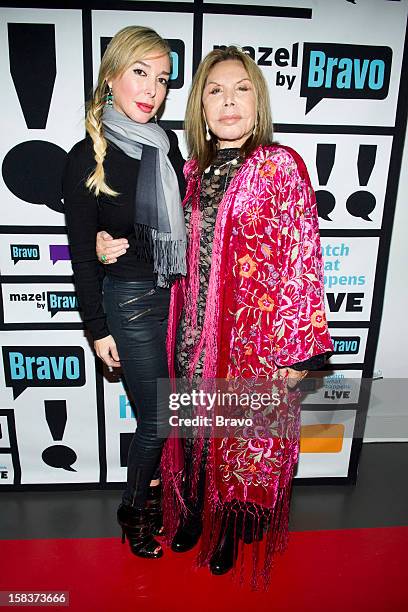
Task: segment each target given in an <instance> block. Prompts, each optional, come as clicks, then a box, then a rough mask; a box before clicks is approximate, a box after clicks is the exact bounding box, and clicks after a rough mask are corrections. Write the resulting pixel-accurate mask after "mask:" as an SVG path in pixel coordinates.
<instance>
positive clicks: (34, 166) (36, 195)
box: [2, 140, 67, 213]
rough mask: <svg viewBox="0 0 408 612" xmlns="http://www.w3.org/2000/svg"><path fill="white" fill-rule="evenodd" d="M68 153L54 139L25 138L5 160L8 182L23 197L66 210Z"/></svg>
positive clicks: (10, 188)
mask: <svg viewBox="0 0 408 612" xmlns="http://www.w3.org/2000/svg"><path fill="white" fill-rule="evenodd" d="M66 157H67V153H66V151H64V149H61V147H59V146H58V145H56V144H54V143H53V142H47V141H45V140H29V141H27V142H21V143H19V144H18V145H16V146H15V147H13V148H12V149H10V151H9V152H8V153H7V155H6V156H5V158H4V160H3V164H2V174H3V179H4V182H5V184H6V185H7V187H8V189H9V190H10V191H11V193H13V194H14V195H15V196H16V197H17V198H19V199H20V200H23V201H24V202H29V203H30V204H36V205H44V206H47V207H48V208H50V209H51V210H54V211H55V212H59V213H63V212H64V209H63V204H62V174H63V171H64V166H65V162H66ZM22 168H24V172H22V171H21V169H22Z"/></svg>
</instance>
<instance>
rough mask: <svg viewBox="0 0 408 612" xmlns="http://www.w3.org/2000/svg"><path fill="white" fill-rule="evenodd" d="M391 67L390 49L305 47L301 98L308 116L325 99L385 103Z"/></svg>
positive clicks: (326, 45)
mask: <svg viewBox="0 0 408 612" xmlns="http://www.w3.org/2000/svg"><path fill="white" fill-rule="evenodd" d="M391 64H392V50H391V49H390V47H374V46H366V45H346V44H334V43H304V45H303V66H302V82H301V89H300V95H301V96H302V97H304V98H306V114H307V113H308V112H309V111H311V110H312V108H313V107H314V106H316V104H318V103H319V102H320V101H321V100H322V99H323V98H343V99H356V100H357V99H364V100H367V99H371V100H384V99H385V98H386V97H387V95H388V89H389V84H390V75H391Z"/></svg>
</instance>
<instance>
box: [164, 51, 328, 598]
mask: <svg viewBox="0 0 408 612" xmlns="http://www.w3.org/2000/svg"><path fill="white" fill-rule="evenodd" d="M185 129H186V137H187V143H188V147H189V157H190V161H188V162H187V163H186V165H185V168H184V174H185V177H186V181H187V192H186V197H185V201H184V208H185V217H186V224H187V227H188V238H189V246H188V274H187V277H186V278H185V279H182V280H181V281H178V282H177V283H176V284H175V285H174V286H173V289H172V298H171V305H170V314H169V331H168V354H169V359H170V372H171V373H172V374H173V375H176V376H177V377H186V378H187V379H188V380H190V381H192V382H193V384H199V381H200V380H201V381H209V380H213V379H224V380H229V381H237V380H241V381H242V380H243V379H244V380H246V379H250V380H252V381H253V380H256V381H258V383H259V382H261V381H262V380H263V381H264V382H265V381H266V380H269V379H274V380H282V378H285V377H288V376H289V377H290V379H291V383H290V384H291V386H293V385H294V384H296V382H297V381H299V380H300V379H301V378H303V376H304V375H305V374H306V373H307V371H308V370H311V369H318V368H319V367H321V366H322V365H323V363H324V355H325V353H326V352H328V351H331V350H332V343H331V340H330V336H329V334H328V330H327V324H326V319H325V313H324V289H323V269H322V260H321V248H320V238H319V231H318V218H317V211H316V203H315V197H314V193H313V190H312V188H311V185H310V180H309V176H308V173H307V170H306V167H305V165H304V163H303V160H302V159H301V157H300V156H299V155H298V154H297V153H296V152H295V151H293V150H292V149H289V148H288V147H282V146H278V145H274V144H272V121H271V115H270V104H269V97H268V89H267V84H266V82H265V79H264V77H263V75H262V73H261V71H260V69H259V68H258V67H257V65H256V64H255V63H254V62H253V61H252V60H251V59H250V58H249V57H248V56H247V55H246V54H244V53H242V52H241V51H240V50H238V49H237V48H235V47H229V48H227V49H226V50H220V49H217V50H214V51H212V52H211V53H209V54H208V55H207V56H206V57H205V59H204V60H203V61H202V62H201V64H200V66H199V68H198V70H197V72H196V74H195V77H194V81H193V84H192V89H191V92H190V96H189V100H188V104H187V111H186V125H185ZM173 356H175V361H173ZM264 388H265V387H264ZM276 389H277V390H279V391H281V392H282V384H281V385H280V388H279V389H278V386H276ZM252 415H253V416H254V418H253V426H252V427H249V428H240V429H239V428H238V429H236V430H235V431H234V433H233V435H232V434H231V433H229V434H228V436H226V437H224V438H222V439H220V438H219V437H216V436H217V434H216V433H215V434H214V435H213V436H210V437H209V439H208V440H205V439H204V438H203V437H202V436H198V437H197V438H196V439H194V440H193V441H189V443H188V442H187V441H186V443H185V445H184V446H185V448H186V450H187V459H186V461H185V472H186V474H185V477H184V491H183V493H184V502H185V503H186V505H187V510H188V512H187V513H185V514H183V513H181V518H180V520H179V522H178V529H177V532H176V534H175V537H174V538H173V540H172V548H173V550H179V551H183V550H188V549H189V548H191V547H192V546H193V545H194V544H195V543H196V541H197V539H198V537H199V535H200V532H201V531H202V535H201V546H200V552H199V557H198V560H199V563H200V564H209V567H210V570H211V571H212V573H213V574H222V573H225V572H226V571H228V570H229V569H231V567H232V566H233V565H234V563H235V559H236V556H237V552H238V546H237V544H238V542H241V547H242V548H244V546H243V542H245V541H246V542H248V543H252V545H253V547H254V548H253V552H254V553H255V554H254V560H255V562H254V572H253V584H254V586H256V585H257V582H258V579H259V577H260V576H263V577H264V579H265V580H266V581H267V580H268V576H269V569H270V566H271V562H272V558H273V554H274V553H275V552H277V551H283V549H284V548H285V546H286V541H287V531H288V508H289V498H290V490H291V484H292V478H293V472H294V468H295V465H296V463H297V458H298V444H299V401H298V393H291V392H289V393H284V394H283V395H281V402H280V404H279V406H275V407H273V408H269V409H268V410H264V411H262V414H260V413H257V414H254V411H253V412H252ZM262 432H264V433H262ZM174 445H175V442H174V440H170V441H169V442H168V443H167V446H166V447H165V450H164V453H163V460H162V468H163V470H162V478H163V481H164V482H163V484H164V504H165V528H166V530H167V533H168V534H169V537H171V536H172V534H173V532H174V528H175V524H174V521H173V520H172V519H173V517H174V514H173V512H172V508H171V507H170V504H171V501H172V499H173V497H172V495H171V494H170V493H171V487H172V483H174V479H172V478H171V476H172V474H174V470H172V469H171V466H172V465H173V464H174V462H172V457H173V456H174V454H173V450H174ZM204 465H206V467H205V472H204V470H203V466H204ZM204 475H205V477H204ZM166 519H167V521H166ZM166 522H167V524H166ZM263 536H265V537H263ZM261 539H264V542H263V546H261V544H260V540H261ZM261 554H262V555H263V563H260V558H259V557H260V555H261Z"/></svg>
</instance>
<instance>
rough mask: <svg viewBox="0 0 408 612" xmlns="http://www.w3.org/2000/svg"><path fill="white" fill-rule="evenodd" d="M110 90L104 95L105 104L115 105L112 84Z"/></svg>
mask: <svg viewBox="0 0 408 612" xmlns="http://www.w3.org/2000/svg"><path fill="white" fill-rule="evenodd" d="M108 88H109V91H108V93H107V94H106V96H105V97H104V103H105V106H113V92H112V87H111V86H110V85H108Z"/></svg>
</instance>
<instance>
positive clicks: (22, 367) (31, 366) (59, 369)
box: [2, 346, 85, 399]
mask: <svg viewBox="0 0 408 612" xmlns="http://www.w3.org/2000/svg"><path fill="white" fill-rule="evenodd" d="M2 350H3V362H4V376H5V379H6V386H7V387H11V388H12V389H13V397H14V399H16V398H17V397H18V396H19V395H21V393H23V391H25V389H27V387H82V386H83V385H84V384H85V359H84V350H83V348H82V347H81V346H64V347H58V346H20V347H14V346H13V347H11V346H4V347H3V349H2Z"/></svg>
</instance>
